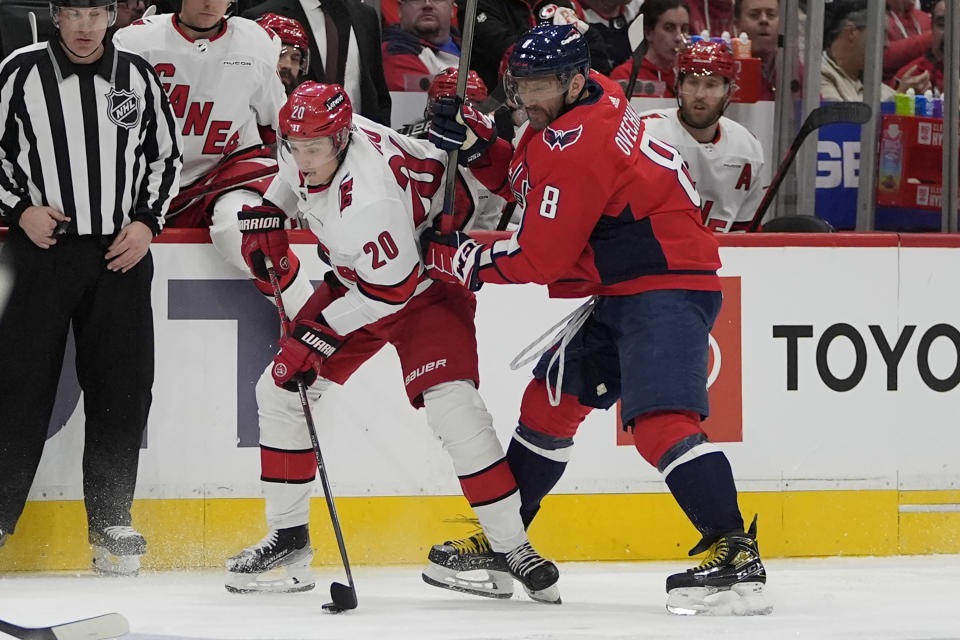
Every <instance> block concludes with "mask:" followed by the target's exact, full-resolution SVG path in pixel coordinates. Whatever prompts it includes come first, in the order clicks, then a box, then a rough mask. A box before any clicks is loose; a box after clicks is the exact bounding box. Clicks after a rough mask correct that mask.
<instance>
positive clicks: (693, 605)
mask: <svg viewBox="0 0 960 640" xmlns="http://www.w3.org/2000/svg"><path fill="white" fill-rule="evenodd" d="M667 611H669V612H670V613H672V614H674V615H678V616H699V615H708V616H765V615H769V614H770V613H773V603H771V602H770V601H769V600H767V597H766V594H765V593H764V589H763V583H762V582H741V583H739V584H735V585H733V586H732V587H730V588H728V589H719V588H716V587H688V588H682V589H673V590H672V591H670V593H669V594H667Z"/></svg>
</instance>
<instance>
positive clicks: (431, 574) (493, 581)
mask: <svg viewBox="0 0 960 640" xmlns="http://www.w3.org/2000/svg"><path fill="white" fill-rule="evenodd" d="M427 559H428V561H429V564H428V565H427V567H426V569H424V570H423V581H424V582H426V583H427V584H431V585H433V586H435V587H441V588H443V589H451V590H453V591H462V592H464V593H471V594H473V595H476V596H484V597H487V598H509V597H510V596H512V595H513V578H512V577H511V576H510V568H509V567H508V566H507V560H506V558H505V557H504V555H503V554H500V553H494V551H493V549H491V548H490V541H489V540H487V536H486V534H485V533H483V531H479V532H477V533H475V534H473V535H472V536H470V537H468V538H463V539H461V540H448V541H446V542H444V543H443V544H435V545H433V548H432V549H430V553H429V555H428V556H427Z"/></svg>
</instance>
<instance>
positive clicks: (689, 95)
mask: <svg viewBox="0 0 960 640" xmlns="http://www.w3.org/2000/svg"><path fill="white" fill-rule="evenodd" d="M729 86H730V85H729V84H728V83H727V81H726V79H725V78H722V77H720V76H716V75H699V74H695V73H688V74H686V75H685V76H683V80H682V81H681V82H680V90H679V91H680V94H681V95H682V96H683V97H684V98H685V99H686V100H694V99H696V98H700V97H703V98H711V99H716V98H722V97H724V96H725V95H727V91H728V89H729Z"/></svg>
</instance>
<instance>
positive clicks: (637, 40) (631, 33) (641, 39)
mask: <svg viewBox="0 0 960 640" xmlns="http://www.w3.org/2000/svg"><path fill="white" fill-rule="evenodd" d="M627 38H628V39H629V41H630V46H631V47H632V48H633V56H632V57H631V59H630V81H629V82H628V83H627V90H626V92H625V93H626V94H627V102H629V101H630V98H632V97H633V88H634V87H635V86H637V74H639V73H640V62H641V61H642V60H643V56H645V55H647V48H648V47H649V46H650V43H649V42H647V38H646V35H645V34H644V33H643V14H642V13H641V14H640V15H638V16H637V17H636V18H634V20H633V22H631V23H630V26H629V27H628V28H627Z"/></svg>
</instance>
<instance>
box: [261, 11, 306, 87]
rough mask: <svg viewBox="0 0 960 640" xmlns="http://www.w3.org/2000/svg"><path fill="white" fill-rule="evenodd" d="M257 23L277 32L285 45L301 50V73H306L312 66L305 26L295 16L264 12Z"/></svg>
mask: <svg viewBox="0 0 960 640" xmlns="http://www.w3.org/2000/svg"><path fill="white" fill-rule="evenodd" d="M257 24H259V25H260V26H261V27H263V28H265V29H269V30H270V31H273V32H274V33H275V34H277V37H278V38H280V42H282V43H283V44H284V46H287V47H296V48H297V49H299V50H300V73H301V75H306V73H307V69H309V68H310V39H309V38H308V37H307V32H306V31H304V29H303V26H301V24H300V23H299V22H297V21H296V20H294V19H293V18H288V17H287V16H281V15H277V14H276V13H265V14H263V15H262V16H260V17H259V18H257Z"/></svg>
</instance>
